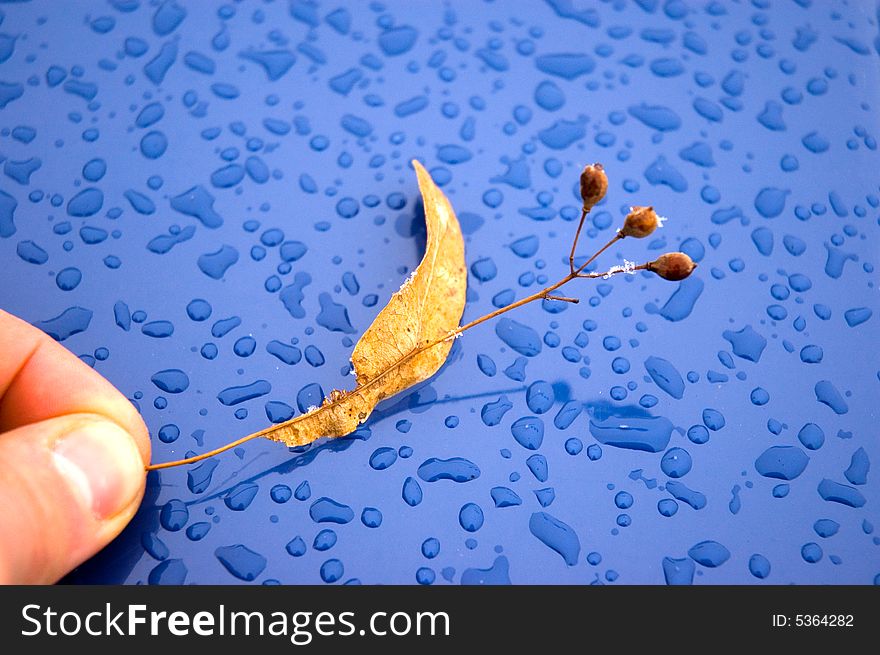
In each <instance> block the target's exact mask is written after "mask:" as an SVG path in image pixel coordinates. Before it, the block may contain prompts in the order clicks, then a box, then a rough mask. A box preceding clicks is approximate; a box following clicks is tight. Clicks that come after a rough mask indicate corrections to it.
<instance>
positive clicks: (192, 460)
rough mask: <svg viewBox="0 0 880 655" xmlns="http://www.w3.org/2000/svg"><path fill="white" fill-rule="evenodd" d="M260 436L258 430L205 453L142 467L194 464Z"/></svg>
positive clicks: (155, 468)
mask: <svg viewBox="0 0 880 655" xmlns="http://www.w3.org/2000/svg"><path fill="white" fill-rule="evenodd" d="M259 436H261V434H260V433H259V432H255V433H254V434H249V435H248V436H246V437H242V438H241V439H237V440H236V441H233V442H232V443H228V444H226V445H225V446H220V447H219V448H215V449H214V450H209V451H208V452H206V453H202V454H201V455H194V456H192V457H187V458H186V459H178V460H175V461H173V462H163V463H161V464H148V465H147V466H145V467H144V469H145V470H147V471H158V470H159V469H167V468H170V467H172V466H183V465H184V464H194V463H196V462H200V461H202V460H203V459H208V458H209V457H213V456H214V455H219V454H220V453H224V452H226V451H227V450H230V449H232V448H235V447H236V446H240V445H241V444H243V443H245V442H248V441H250V440H251V439H256V438H257V437H259Z"/></svg>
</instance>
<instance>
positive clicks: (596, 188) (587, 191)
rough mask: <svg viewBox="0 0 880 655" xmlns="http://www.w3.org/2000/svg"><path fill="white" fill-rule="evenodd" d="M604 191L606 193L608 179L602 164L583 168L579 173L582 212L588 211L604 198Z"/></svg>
mask: <svg viewBox="0 0 880 655" xmlns="http://www.w3.org/2000/svg"><path fill="white" fill-rule="evenodd" d="M606 191H608V177H607V176H606V175H605V169H604V168H602V164H589V165H587V166H584V170H583V171H582V172H581V198H583V200H584V210H585V211H590V209H592V208H593V205H595V204H596V203H598V202H599V201H600V200H602V198H604V197H605V192H606Z"/></svg>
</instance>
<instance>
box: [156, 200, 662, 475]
mask: <svg viewBox="0 0 880 655" xmlns="http://www.w3.org/2000/svg"><path fill="white" fill-rule="evenodd" d="M588 212H589V209H588V208H584V210H583V211H582V214H581V220H580V223H579V224H578V228H577V232H576V233H575V236H574V242H573V244H572V248H571V255H570V257H569V267H570V268H569V273H568V275H566V276H565V277H563V278H562V279H561V280H559V281H557V282H555V283H553V284H551V285H550V286H549V287H547V288H545V289H541V290H540V291H537V292H535V293H533V294H531V295H530V296H526V297H525V298H522V299H520V300H517V301H516V302H514V303H511V304H509V305H507V306H505V307H501V308H499V309H496V310H495V311H494V312H490V313H488V314H486V315H484V316H481V317H479V318H476V319H474V320H473V321H471V322H469V323H465V324H464V325H461V326H459V327H457V328H456V329H455V330H452V331H451V332H450V333H449V334H447V335H445V336H443V337H440V338H438V339H434V340H433V341H430V342H429V343H426V344H425V345H423V346H420V347H418V348H416V349H415V350H412V351H410V352H409V353H407V354H406V355H404V356H403V357H402V358H400V359H399V360H397V361H396V362H395V363H394V364H393V365H392V366H389V367H388V368H387V369H385V370H384V371H382V372H381V373H379V374H378V375H377V376H376V377H374V378H373V379H372V380H368V381H367V382H365V383H364V384H362V385H359V387H358V388H357V389H355V391H363V389H365V388H367V387H371V386H373V385H374V384H376V383H377V382H378V381H379V380H381V379H383V378H384V377H385V376H386V375H388V373H390V372H391V371H393V370H396V369H397V368H399V367H400V366H401V365H403V364H405V363H406V362H408V361H409V360H410V359H412V358H413V357H416V356H418V355H420V354H421V353H423V352H425V351H426V350H430V349H431V348H434V347H435V346H438V345H440V344H441V343H443V342H445V341H449V340H450V339H454V338H455V337H457V336H458V335H460V334H462V333H463V332H466V331H467V330H470V329H471V328H473V327H476V326H478V325H480V324H481V323H485V322H486V321H489V320H491V319H493V318H495V317H497V316H501V315H502V314H506V313H507V312H509V311H511V310H513V309H516V308H517V307H522V306H523V305H527V304H529V303H530V302H534V301H535V300H543V299H547V300H561V301H564V302H571V303H577V302H578V299H577V298H568V297H565V296H555V295H553V292H554V291H556V290H557V289H558V288H560V287H562V286H564V285H565V284H568V283H569V282H571V281H572V280H574V279H576V278H596V277H604V276H605V275H614V274H616V273H621V272H623V271H622V270H609V271H607V272H604V273H584V272H583V271H584V270H585V269H586V268H587V267H588V266H589V265H590V264H592V263H593V262H594V261H595V260H596V258H598V257H599V255H601V254H602V253H603V252H605V251H606V250H608V249H609V248H610V247H611V246H613V245H614V244H615V243H617V242H618V241H620V240H621V239H623V238H624V237H623V236H622V235H621V234H620V233H619V232H618V233H617V234H615V235H614V237H613V238H612V239H611V240H610V241H609V242H608V243H606V244H605V245H604V246H602V247H601V248H600V249H599V250H597V251H596V252H595V253H593V255H592V256H591V257H590V258H589V259H587V261H585V262H584V263H583V264H581V265H580V266H578V267H577V268H575V265H574V250H575V247H576V246H577V241H578V237H579V236H580V233H581V230H582V229H583V226H584V219H585V218H586V216H587V213H588ZM643 268H645V265H642V266H638V267H636V270H639V269H643ZM339 402H341V399H340V400H336V401H330V402H327V401H325V403H324V404H322V405H321V406H320V407H318V408H317V409H315V410H314V412H322V411H326V410H327V409H328V408H330V407H333V406H334V405H336V404H337V403H339ZM302 416H305V414H302V415H301V416H298V417H295V418H293V419H291V420H290V421H286V422H285V423H281V424H279V425H273V426H270V427H268V428H265V429H264V430H260V431H259V432H255V433H253V434H249V435H248V436H246V437H242V438H241V439H238V440H236V441H233V442H231V443H228V444H226V445H225V446H221V447H219V448H215V449H214V450H211V451H208V452H206V453H202V454H201V455H195V456H193V457H187V458H186V459H179V460H175V461H172V462H163V463H161V464H149V465H147V466H146V467H144V468H145V470H147V471H155V470H159V469H165V468H171V467H173V466H182V465H185V464H194V463H195V462H199V461H201V460H203V459H207V458H209V457H213V456H214V455H218V454H220V453H222V452H225V451H227V450H230V449H232V448H235V447H236V446H240V445H241V444H243V443H245V442H247V441H250V440H251V439H256V438H258V437H265V436H268V435H269V434H270V433H272V432H273V431H274V430H276V429H278V428H280V427H282V426H284V425H287V424H289V423H291V422H293V421H297V420H299V419H300V418H302Z"/></svg>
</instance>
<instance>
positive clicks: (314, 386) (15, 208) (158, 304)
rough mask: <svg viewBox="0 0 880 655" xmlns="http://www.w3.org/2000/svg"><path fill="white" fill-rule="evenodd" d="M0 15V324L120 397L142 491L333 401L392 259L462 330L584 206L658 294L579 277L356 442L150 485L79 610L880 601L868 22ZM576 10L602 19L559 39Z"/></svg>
mask: <svg viewBox="0 0 880 655" xmlns="http://www.w3.org/2000/svg"><path fill="white" fill-rule="evenodd" d="M350 5H351V6H348V5H344V4H343V3H311V2H306V1H302V0H297V1H294V2H291V3H288V2H280V1H277V2H247V3H246V2H242V3H237V2H236V3H229V4H227V5H216V6H213V7H209V3H206V2H177V3H175V2H162V3H157V2H146V1H142V2H138V1H137V0H113V1H111V2H92V3H87V2H63V3H62V2H31V3H14V4H8V5H4V6H3V7H2V8H0V12H2V14H0V15H2V23H0V32H2V34H0V81H2V84H0V105H2V106H3V109H2V111H0V119H2V120H0V123H2V125H0V127H2V138H0V153H2V156H3V157H4V160H3V162H2V164H3V172H4V173H5V175H4V176H3V177H2V178H0V187H2V191H3V192H2V194H0V235H2V239H0V256H2V258H3V261H4V262H5V264H6V270H5V271H4V275H3V279H4V282H3V284H2V286H0V305H2V306H3V307H4V308H5V309H8V310H9V311H11V312H13V313H16V314H19V315H21V316H23V317H24V318H26V319H27V320H29V321H32V322H34V323H36V324H37V325H40V326H41V327H42V328H43V329H44V330H46V331H47V332H49V333H50V334H52V335H53V336H55V337H56V338H58V339H61V340H62V341H63V343H64V345H65V346H67V347H68V348H70V349H71V350H72V351H73V352H74V353H77V354H78V355H80V356H81V357H82V359H83V360H84V361H86V362H88V363H89V364H91V365H93V366H94V367H95V368H96V370H98V371H99V372H101V373H102V374H103V375H105V376H107V377H108V378H109V379H110V380H112V381H113V382H114V383H115V384H116V385H117V386H118V387H119V388H120V389H121V390H122V391H123V393H125V394H126V395H127V396H128V397H130V398H132V399H133V400H134V402H136V404H137V406H138V407H139V408H140V410H141V412H142V413H143V416H144V419H145V420H146V423H147V425H148V426H149V428H150V431H151V434H152V435H153V453H154V460H155V461H167V460H170V459H174V458H179V457H183V456H185V455H186V454H188V453H196V452H203V451H205V450H207V449H209V448H213V447H216V446H219V445H221V444H223V443H225V442H227V441H228V440H231V439H234V438H237V437H240V436H242V435H244V434H247V433H250V432H253V431H256V430H258V429H261V428H263V427H265V426H266V425H268V424H269V421H270V419H271V420H284V419H286V418H288V417H290V416H291V415H293V414H295V413H298V412H299V411H302V410H303V409H305V408H306V407H308V406H309V405H311V404H317V403H318V402H319V401H320V398H321V397H322V396H323V395H324V393H328V392H329V391H330V390H331V389H333V388H335V387H342V386H350V385H351V380H352V379H351V377H350V376H349V375H348V358H349V355H350V353H351V350H352V347H353V343H354V342H355V341H356V340H357V338H358V336H359V335H360V334H361V333H362V332H363V330H364V329H365V328H366V327H367V326H368V325H369V323H370V322H371V321H372V319H373V318H374V316H375V315H376V314H377V312H378V311H379V309H380V308H381V307H382V306H383V304H384V303H385V302H386V301H387V298H388V297H389V295H390V294H391V292H393V291H394V290H396V289H397V288H398V286H399V285H400V284H401V282H402V281H403V280H404V279H405V278H406V276H407V275H408V274H409V272H410V271H411V270H412V269H413V268H414V267H415V266H416V265H417V263H418V261H419V259H420V256H421V249H422V248H423V230H424V225H423V222H422V215H421V210H420V207H419V202H418V193H417V189H416V181H415V176H414V174H413V172H412V171H411V169H410V167H409V166H408V161H409V160H410V159H411V158H419V159H421V160H422V161H424V162H425V163H426V165H427V166H428V167H429V169H430V170H431V172H432V174H433V175H434V177H435V179H436V180H437V181H438V182H439V183H440V184H441V185H442V186H443V187H444V189H445V191H446V192H447V193H448V195H449V197H450V199H451V200H452V202H453V204H454V206H455V207H456V209H457V211H458V213H459V216H460V218H461V221H462V225H463V229H464V231H465V233H466V239H467V257H468V265H469V267H470V270H471V273H472V274H471V276H470V279H469V296H468V298H469V302H468V306H467V309H466V311H465V318H466V319H467V320H470V319H473V318H475V317H477V316H479V315H481V314H483V313H486V312H488V311H490V310H492V309H494V307H495V305H494V304H493V300H494V302H495V303H499V304H504V303H507V302H510V301H512V300H513V299H515V298H518V297H522V296H523V295H525V294H526V293H529V292H531V291H533V290H535V289H536V288H537V285H539V284H542V283H544V281H545V280H546V281H551V282H552V281H554V280H556V279H558V278H559V277H561V276H562V275H563V274H564V272H565V271H566V269H567V262H566V260H567V252H568V247H569V243H570V239H571V237H572V234H573V229H574V225H573V224H572V222H571V221H572V220H574V219H576V218H577V215H578V211H577V207H578V202H579V199H578V196H577V192H576V182H577V175H578V173H579V171H580V168H581V167H582V166H583V165H584V164H585V163H588V162H593V161H601V162H603V163H604V164H605V166H606V168H607V171H608V174H609V177H610V179H611V187H610V190H609V194H608V198H607V200H606V202H605V203H604V204H603V205H602V206H601V207H599V208H597V210H596V211H595V213H594V214H593V215H592V221H591V223H590V225H589V229H588V231H587V234H585V238H583V239H582V240H581V252H583V253H586V252H588V250H589V248H591V247H592V246H593V245H594V244H602V243H604V242H605V241H606V240H607V239H608V238H609V237H610V236H611V235H612V234H613V230H614V229H615V228H616V227H617V226H618V225H620V221H621V216H622V215H623V214H624V213H625V212H626V211H627V208H628V206H629V205H631V204H652V205H654V206H655V207H656V208H657V209H658V211H659V212H660V213H661V214H663V215H665V216H667V217H668V218H669V221H668V222H667V224H666V225H665V226H664V227H663V228H662V229H661V230H660V231H658V232H657V233H656V234H655V235H654V236H652V237H651V238H650V239H648V240H646V241H642V242H635V241H632V240H627V241H625V242H623V243H621V244H620V245H619V247H615V248H614V249H613V250H612V251H611V252H610V253H608V255H607V256H605V257H604V258H603V260H601V261H602V262H604V263H605V264H607V265H609V266H610V265H613V264H617V263H622V258H623V257H626V258H628V259H631V260H635V261H644V260H646V259H648V258H653V257H654V256H656V255H657V254H659V253H660V252H664V251H668V250H678V249H681V250H684V251H685V252H688V253H689V254H690V255H691V256H692V257H693V258H694V259H696V260H699V262H700V267H699V268H698V269H697V271H696V273H695V274H694V276H692V278H691V279H689V280H686V281H685V282H682V283H681V284H671V283H666V282H664V281H663V280H660V279H658V278H656V277H651V276H642V275H638V276H620V277H617V278H614V279H612V280H608V281H601V280H600V281H598V284H597V283H593V282H589V281H583V283H582V284H579V285H570V286H569V287H567V288H566V289H565V291H566V293H568V294H570V295H571V294H576V295H578V296H580V297H581V298H582V302H581V304H580V305H578V306H569V305H557V304H549V305H546V306H544V307H542V306H541V305H540V304H534V305H532V306H529V307H526V308H523V309H520V310H517V311H516V312H514V313H511V314H509V315H508V316H507V318H509V319H510V321H513V323H510V322H504V323H502V322H501V321H498V322H496V323H495V324H494V325H484V326H480V327H479V328H477V329H475V330H473V331H472V332H470V333H468V334H467V335H465V337H464V338H462V339H460V340H459V341H458V342H457V343H456V346H455V349H454V351H453V353H452V356H451V357H450V361H449V363H448V364H447V366H446V367H445V368H444V369H443V370H442V371H441V372H440V373H439V374H438V375H437V376H436V377H435V378H434V379H432V380H431V381H430V382H429V383H428V384H425V385H423V386H421V387H420V388H419V389H417V390H415V391H413V392H411V393H409V394H406V395H403V396H401V397H399V398H397V399H395V400H393V401H390V402H387V403H385V404H384V405H383V406H381V407H380V410H379V411H377V412H376V414H374V415H373V416H372V417H371V418H370V420H369V421H368V422H367V424H366V425H365V426H364V428H363V429H361V430H360V431H358V433H356V434H355V435H354V436H353V437H351V438H345V439H339V440H336V441H332V442H324V443H321V444H318V445H315V446H314V447H312V448H308V449H306V450H305V451H304V452H289V451H288V450H287V449H285V448H284V447H282V446H280V445H278V444H273V443H268V442H265V443H264V442H250V443H248V444H247V445H246V446H245V447H243V448H240V449H238V450H237V451H235V452H234V453H232V452H230V453H226V454H224V455H222V456H220V457H217V458H216V459H213V460H211V461H207V462H204V463H201V464H200V465H197V466H193V467H189V469H187V468H179V469H171V470H167V471H163V472H161V473H160V474H151V475H150V476H149V482H148V490H147V496H146V499H145V502H144V505H143V507H142V509H141V511H140V512H139V514H138V516H137V517H136V519H135V520H134V521H133V523H132V524H131V526H130V527H129V528H128V529H127V530H126V532H125V533H124V534H123V535H122V537H121V538H120V539H118V540H117V541H116V542H115V543H114V544H113V545H111V546H110V547H109V548H108V549H107V550H105V551H104V552H103V553H101V554H100V555H98V556H97V557H96V558H94V559H93V560H92V561H91V562H89V563H87V564H86V565H85V566H83V567H82V568H80V569H79V570H78V571H76V572H75V573H74V574H73V575H72V576H71V577H70V578H69V579H70V580H71V581H76V582H99V581H100V582H127V583H136V582H151V583H180V582H187V583H234V582H240V581H255V582H258V583H259V582H270V581H280V582H283V583H320V582H321V581H322V580H323V581H324V582H328V583H329V582H337V583H342V582H354V581H360V582H363V583H409V584H413V583H417V582H419V583H433V584H447V583H450V582H451V583H480V582H506V581H508V580H509V581H511V582H514V583H578V584H582V583H590V582H603V583H606V582H607V583H618V584H621V583H651V584H654V583H656V584H663V583H664V582H666V583H689V582H692V581H693V582H695V583H743V584H755V583H760V582H762V581H763V582H766V583H777V584H786V583H790V582H796V583H857V584H870V583H872V582H876V581H877V577H876V576H878V574H880V548H878V546H880V537H878V533H876V532H875V531H874V530H875V528H874V526H875V525H876V524H877V523H878V522H880V516H878V507H880V492H878V484H877V473H876V471H871V470H870V465H871V463H872V462H874V463H875V466H876V462H877V461H878V459H880V446H878V440H877V436H878V435H877V418H878V416H877V400H876V399H877V395H878V368H880V361H878V357H877V337H878V331H877V320H878V309H880V307H878V301H877V290H876V288H875V283H876V272H875V268H874V267H875V265H876V259H877V255H878V242H880V241H878V239H880V234H878V210H877V207H878V181H880V180H878V177H877V171H878V170H880V158H878V154H877V141H876V139H877V135H878V132H880V121H878V119H877V116H878V114H877V108H878V106H880V97H878V96H880V80H878V77H880V67H878V40H877V39H878V24H877V15H876V9H877V8H876V6H875V3H872V2H850V3H832V2H825V1H822V2H819V1H814V2H810V1H809V0H798V1H797V2H794V1H788V0H786V1H783V0H775V1H773V2H770V1H758V0H754V1H753V2H745V1H743V2H737V3H734V2H731V3H722V2H703V1H700V2H696V1H694V2H687V3H686V2H680V1H677V0H669V1H667V2H661V1H658V0H639V1H638V2H622V1H620V2H597V3H587V2H572V1H570V0H551V1H548V2H537V1H528V2H527V1H525V0H523V1H519V2H503V3H501V2H498V3H483V2H475V1H460V2H449V3H445V4H442V5H441V4H440V3H421V2H418V3H417V2H402V1H401V2H382V3H379V2H376V3H372V4H369V5H368V4H367V3H350ZM584 7H592V8H584Z"/></svg>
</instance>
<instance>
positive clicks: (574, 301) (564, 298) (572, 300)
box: [544, 294, 581, 305]
mask: <svg viewBox="0 0 880 655" xmlns="http://www.w3.org/2000/svg"><path fill="white" fill-rule="evenodd" d="M544 300H560V301H562V302H570V303H571V304H572V305H577V304H578V303H579V302H580V301H581V299H580V298H569V297H568V296H551V295H549V294H547V295H546V296H544Z"/></svg>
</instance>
